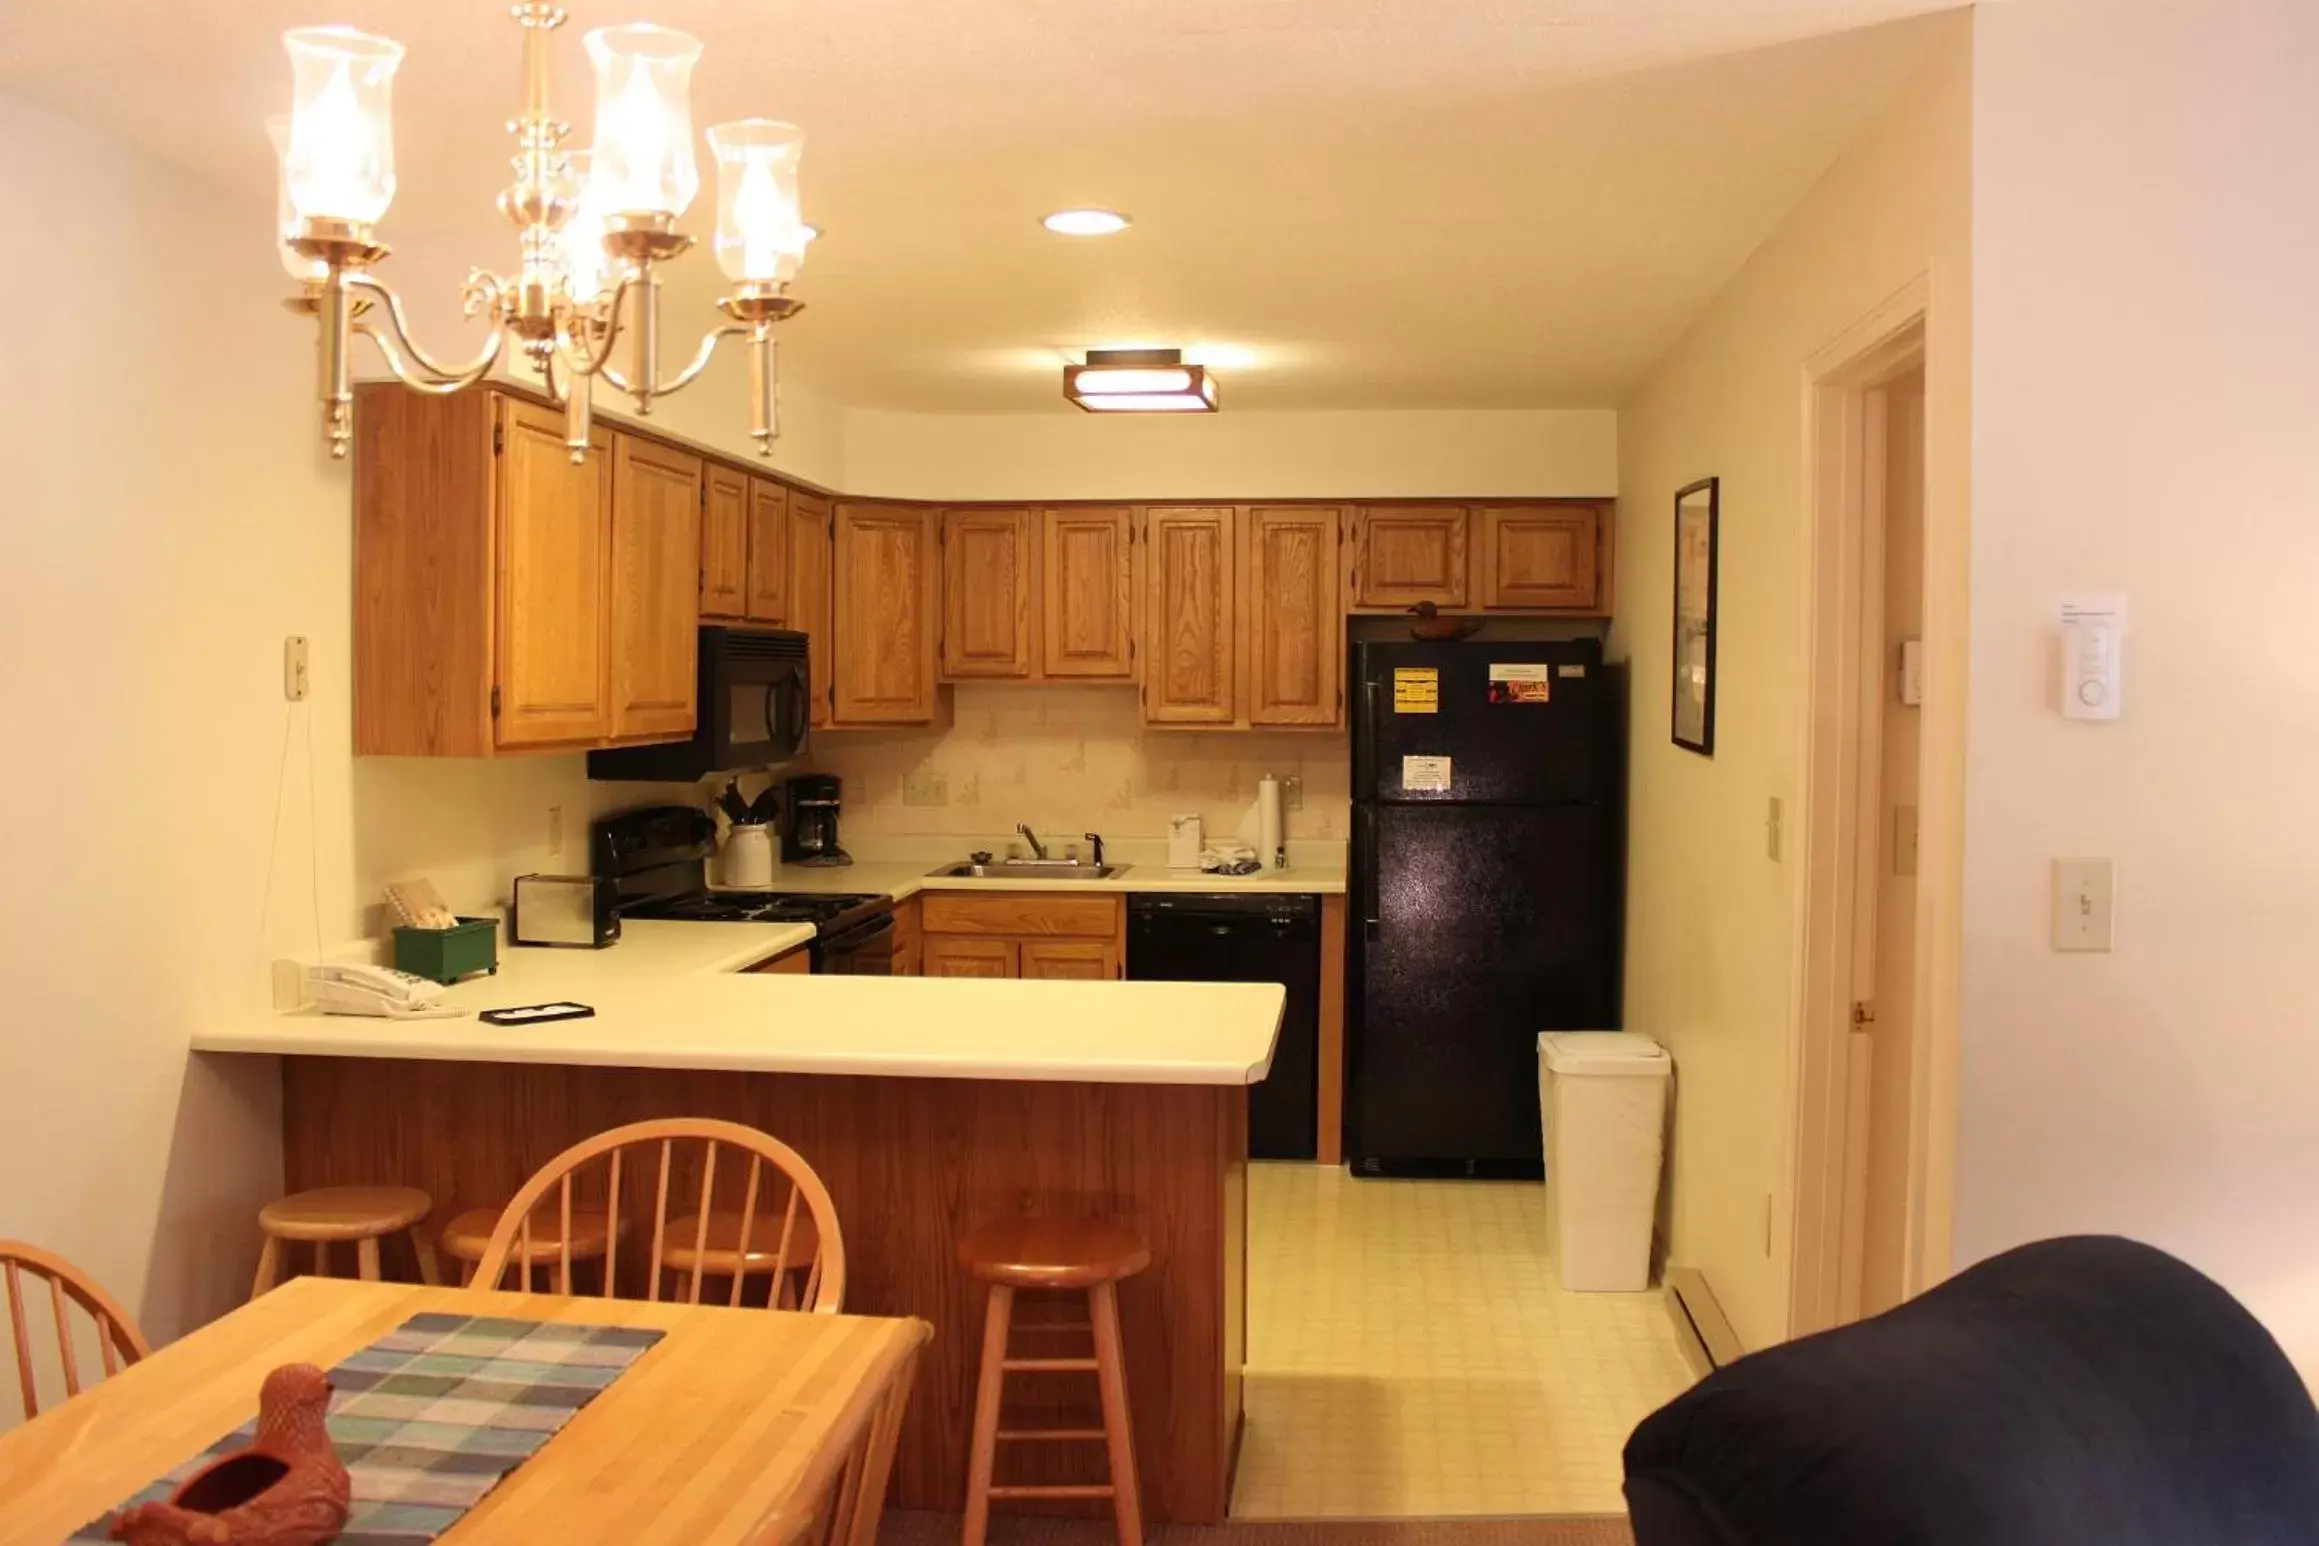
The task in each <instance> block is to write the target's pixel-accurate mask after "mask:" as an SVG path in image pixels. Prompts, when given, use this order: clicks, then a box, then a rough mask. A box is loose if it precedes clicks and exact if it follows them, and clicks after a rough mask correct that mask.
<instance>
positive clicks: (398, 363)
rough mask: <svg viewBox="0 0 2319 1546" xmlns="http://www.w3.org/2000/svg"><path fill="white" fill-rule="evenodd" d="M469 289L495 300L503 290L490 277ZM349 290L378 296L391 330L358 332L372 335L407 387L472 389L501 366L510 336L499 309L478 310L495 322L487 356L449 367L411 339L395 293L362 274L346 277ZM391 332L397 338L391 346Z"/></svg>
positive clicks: (365, 327) (370, 326)
mask: <svg viewBox="0 0 2319 1546" xmlns="http://www.w3.org/2000/svg"><path fill="white" fill-rule="evenodd" d="M468 286H469V288H470V290H471V292H481V293H484V294H486V295H487V296H489V297H491V298H492V299H493V300H496V297H497V295H498V292H499V290H500V288H501V287H500V284H499V281H498V280H497V279H494V278H492V277H491V276H490V275H488V274H485V275H479V276H476V277H471V278H470V279H469V280H468ZM346 287H347V288H348V289H350V290H361V291H364V292H366V293H368V294H370V295H372V296H375V297H377V299H378V300H379V302H380V303H381V305H380V309H381V310H382V311H383V312H384V314H385V316H386V319H387V330H386V331H382V330H381V329H380V328H379V326H378V324H377V323H375V322H369V323H364V324H362V325H361V326H360V327H359V328H358V329H357V331H359V332H362V333H366V334H368V335H369V336H370V340H371V342H372V343H374V344H376V345H378V348H379V352H380V353H381V354H383V355H385V356H386V361H387V367H388V369H390V370H392V371H393V372H394V373H395V379H396V380H398V381H400V382H402V383H403V384H404V385H405V386H410V387H417V388H419V389H420V390H422V391H424V390H426V389H427V387H428V386H429V385H434V386H438V387H442V388H444V389H446V390H450V391H456V390H458V389H459V388H460V387H464V386H472V385H473V384H474V383H476V382H478V381H481V380H482V379H483V378H484V377H485V376H486V375H488V374H490V371H491V367H492V366H493V365H495V364H497V363H498V362H499V354H500V351H501V350H502V349H503V348H505V347H506V344H507V332H506V330H505V329H504V328H502V327H501V326H500V325H499V319H498V314H497V308H496V305H494V306H492V307H490V308H488V309H486V308H483V307H477V308H475V309H478V310H487V314H488V315H489V316H490V317H491V319H492V322H491V337H490V339H489V340H488V341H487V342H486V343H485V344H484V346H483V352H482V353H481V354H478V355H477V356H476V357H475V358H474V359H472V360H470V361H468V362H467V363H466V364H464V365H445V364H443V363H442V362H441V361H439V360H437V359H435V358H434V357H433V356H431V355H429V354H428V353H427V351H426V350H424V349H422V348H420V347H419V345H418V343H417V342H416V341H415V340H414V339H413V338H412V337H411V329H410V322H409V320H408V319H407V318H405V317H404V315H403V303H402V302H401V301H400V300H399V299H397V298H396V295H395V293H394V291H392V290H390V289H388V288H387V287H386V286H385V285H383V284H381V283H379V281H377V280H376V279H373V278H371V277H370V275H368V274H359V273H356V274H348V275H347V276H346ZM389 331H391V332H392V334H393V338H392V341H391V342H390V340H389V338H388V332H389ZM406 357H407V358H406ZM413 365H415V366H417V367H418V368H417V370H416V371H415V372H414V371H413V370H412V369H411V366H413Z"/></svg>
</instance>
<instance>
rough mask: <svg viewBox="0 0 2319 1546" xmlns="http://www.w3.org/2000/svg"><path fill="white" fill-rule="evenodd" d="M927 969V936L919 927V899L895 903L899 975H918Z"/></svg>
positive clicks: (894, 964) (895, 942) (896, 950)
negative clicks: (921, 932) (925, 936)
mask: <svg viewBox="0 0 2319 1546" xmlns="http://www.w3.org/2000/svg"><path fill="white" fill-rule="evenodd" d="M924 970H925V938H924V936H923V935H922V934H920V932H919V929H918V899H917V898H916V897H912V898H910V899H909V900H908V901H905V902H897V903H895V904H894V962H893V971H894V975H895V976H897V977H917V976H921V975H923V974H924Z"/></svg>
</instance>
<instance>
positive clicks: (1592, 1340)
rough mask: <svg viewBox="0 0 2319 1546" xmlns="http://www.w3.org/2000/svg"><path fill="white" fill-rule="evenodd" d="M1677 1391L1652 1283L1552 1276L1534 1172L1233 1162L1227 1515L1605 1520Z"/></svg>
mask: <svg viewBox="0 0 2319 1546" xmlns="http://www.w3.org/2000/svg"><path fill="white" fill-rule="evenodd" d="M1690 1383H1691V1372H1690V1369H1689V1366H1688V1365H1687V1364H1686V1363H1685V1362H1684V1359H1683V1354H1682V1350H1681V1348H1680V1347H1679V1346H1678V1344H1677V1343H1676V1340H1675V1335H1674V1331H1673V1328H1672V1326H1671V1325H1670V1323H1669V1322H1668V1319H1667V1312H1666V1309H1665V1307H1664V1306H1663V1304H1662V1302H1661V1300H1660V1297H1659V1295H1658V1293H1657V1292H1656V1291H1653V1292H1650V1293H1643V1294H1573V1293H1567V1292H1565V1291H1564V1290H1563V1289H1562V1288H1561V1287H1559V1286H1558V1285H1557V1284H1556V1282H1555V1281H1554V1273H1553V1269H1552V1267H1551V1265H1550V1264H1549V1262H1548V1259H1547V1254H1546V1192H1545V1188H1544V1187H1543V1186H1541V1185H1538V1184H1536V1183H1522V1182H1493V1181H1356V1180H1354V1179H1353V1178H1352V1177H1351V1176H1349V1175H1348V1174H1346V1172H1345V1171H1344V1170H1342V1169H1340V1168H1335V1167H1326V1166H1320V1165H1292V1164H1257V1165H1254V1166H1252V1167H1251V1168H1250V1181H1249V1199H1248V1364H1247V1385H1246V1412H1247V1419H1246V1427H1245V1429H1244V1431H1243V1436H1242V1440H1241V1449H1240V1468H1239V1473H1238V1479H1237V1482H1236V1485H1235V1488H1234V1492H1233V1498H1232V1516H1233V1517H1234V1518H1235V1519H1303V1518H1321V1517H1329V1516H1339V1517H1341V1516H1348V1515H1350V1516H1364V1517H1370V1518H1386V1517H1395V1516H1404V1517H1406V1516H1430V1517H1454V1516H1461V1515H1503V1514H1608V1513H1624V1512H1625V1502H1624V1500H1623V1498H1622V1497H1621V1496H1620V1492H1619V1480H1620V1469H1619V1451H1620V1448H1621V1447H1622V1446H1623V1445H1624V1444H1625V1442H1626V1436H1627V1434H1628V1432H1629V1431H1631V1430H1632V1429H1633V1427H1634V1425H1635V1424H1636V1423H1637V1422H1638V1421H1640V1420H1641V1419H1642V1418H1643V1417H1644V1416H1646V1415H1648V1414H1649V1413H1650V1412H1651V1411H1652V1410H1653V1409H1655V1408H1656V1407H1658V1406H1659V1405H1661V1404H1662V1403H1664V1402H1665V1401H1667V1400H1668V1399H1670V1398H1671V1397H1673V1396H1675V1395H1677V1394H1680V1393H1681V1392H1682V1391H1683V1390H1684V1389H1685V1388H1686V1387H1687V1386H1689V1385H1690Z"/></svg>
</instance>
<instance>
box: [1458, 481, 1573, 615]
mask: <svg viewBox="0 0 2319 1546" xmlns="http://www.w3.org/2000/svg"><path fill="white" fill-rule="evenodd" d="M1478 519H1479V523H1480V537H1481V562H1480V565H1479V572H1480V579H1481V593H1482V595H1481V604H1482V605H1483V606H1484V607H1487V608H1490V609H1492V610H1499V611H1511V612H1545V611H1594V610H1596V609H1598V608H1599V607H1600V606H1601V604H1602V601H1603V595H1602V583H1601V581H1602V575H1601V570H1600V558H1601V552H1602V512H1601V511H1600V510H1599V509H1598V508H1597V507H1595V506H1593V505H1490V506H1486V507H1484V508H1483V509H1482V510H1481V512H1480V514H1479V517H1478Z"/></svg>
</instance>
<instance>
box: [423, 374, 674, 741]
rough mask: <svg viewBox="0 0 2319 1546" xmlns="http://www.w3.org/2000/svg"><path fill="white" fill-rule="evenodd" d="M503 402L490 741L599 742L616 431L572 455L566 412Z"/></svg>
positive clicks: (606, 663)
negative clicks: (579, 457) (578, 458)
mask: <svg viewBox="0 0 2319 1546" xmlns="http://www.w3.org/2000/svg"><path fill="white" fill-rule="evenodd" d="M497 409H498V413H499V430H500V435H499V446H500V452H499V457H498V464H499V465H498V467H497V469H496V471H497V487H496V489H495V497H494V500H493V505H494V519H495V523H496V526H497V532H496V537H497V545H498V564H499V579H498V594H497V597H496V605H497V608H498V627H497V629H496V636H497V641H498V645H497V649H496V650H495V651H494V653H495V656H496V659H495V660H494V661H493V668H494V685H495V688H496V691H497V694H498V699H497V701H498V705H499V707H498V712H497V715H496V716H495V718H494V720H493V740H494V742H495V743H496V744H497V745H500V746H505V747H519V746H552V745H557V744H561V743H565V742H585V741H601V740H604V739H606V738H607V737H609V736H610V735H611V734H612V733H613V731H612V720H613V715H612V661H611V652H610V644H609V631H610V627H611V605H612V602H611V596H612V586H611V577H610V570H611V563H612V551H611V541H612V485H613V471H612V465H611V463H612V455H611V453H612V437H611V436H610V435H608V434H603V435H598V436H595V437H592V438H591V439H590V441H589V455H588V458H587V460H586V461H584V462H581V463H579V464H578V465H577V466H575V465H573V462H572V457H571V452H570V451H569V450H568V449H567V448H566V447H565V445H564V416H563V414H562V413H561V412H558V411H556V410H554V409H549V408H541V407H538V406H536V405H534V404H532V403H528V402H524V401H521V400H519V399H516V398H501V399H499V401H498V404H497ZM687 588H688V589H689V588H690V579H689V575H688V578H687ZM415 664H416V663H414V665H415Z"/></svg>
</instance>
